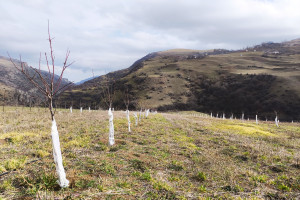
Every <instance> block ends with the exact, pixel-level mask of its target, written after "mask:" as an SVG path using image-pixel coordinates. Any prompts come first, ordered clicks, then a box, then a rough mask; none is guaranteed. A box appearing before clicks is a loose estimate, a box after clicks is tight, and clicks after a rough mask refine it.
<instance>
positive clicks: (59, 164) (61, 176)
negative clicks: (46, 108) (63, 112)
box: [51, 118, 69, 188]
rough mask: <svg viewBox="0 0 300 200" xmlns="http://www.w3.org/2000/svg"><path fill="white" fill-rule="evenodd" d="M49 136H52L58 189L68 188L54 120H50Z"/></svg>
mask: <svg viewBox="0 0 300 200" xmlns="http://www.w3.org/2000/svg"><path fill="white" fill-rule="evenodd" d="M51 136H52V147H53V158H54V162H55V167H56V172H57V175H58V184H59V185H60V187H62V188H65V187H68V186H69V181H68V180H67V178H66V173H65V169H64V166H63V161H62V155H61V149H60V142H59V135H58V131H57V126H56V121H55V119H54V118H53V120H52V128H51Z"/></svg>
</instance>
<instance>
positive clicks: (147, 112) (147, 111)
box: [146, 109, 149, 118]
mask: <svg viewBox="0 0 300 200" xmlns="http://www.w3.org/2000/svg"><path fill="white" fill-rule="evenodd" d="M148 115H149V109H147V110H146V118H148Z"/></svg>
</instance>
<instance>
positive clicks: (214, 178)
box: [0, 107, 300, 199]
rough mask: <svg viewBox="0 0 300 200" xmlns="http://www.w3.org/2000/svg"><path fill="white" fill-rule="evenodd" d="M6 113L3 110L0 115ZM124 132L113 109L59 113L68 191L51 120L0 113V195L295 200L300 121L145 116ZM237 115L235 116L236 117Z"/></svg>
mask: <svg viewBox="0 0 300 200" xmlns="http://www.w3.org/2000/svg"><path fill="white" fill-rule="evenodd" d="M1 111H2V110H1ZM132 114H133V112H131V116H132V117H131V121H132V132H131V133H128V127H127V121H126V118H125V116H126V115H125V113H124V112H122V111H116V112H114V115H115V120H114V124H115V139H116V144H115V145H114V146H112V147H109V146H108V116H107V111H92V112H90V113H89V112H88V111H84V112H83V113H82V114H80V113H79V111H78V110H74V111H73V113H72V114H71V113H69V111H68V110H58V111H57V114H56V122H57V124H58V131H59V134H60V141H61V148H62V153H63V161H64V166H65V170H66V173H67V178H68V179H69V180H70V187H69V188H66V189H60V188H59V186H58V184H57V183H56V180H57V175H56V173H55V165H54V162H53V156H52V144H51V135H50V128H51V121H50V114H49V113H48V111H47V110H44V109H42V108H40V109H38V108H33V109H32V110H31V111H30V110H29V108H21V107H18V108H17V107H5V112H1V117H0V120H1V121H0V149H1V152H0V173H5V172H8V173H7V174H4V175H1V176H0V199H299V198H300V124H299V123H280V127H279V128H277V127H276V126H275V124H274V122H273V121H270V122H263V121H260V123H259V125H256V123H255V121H251V120H250V121H244V122H242V121H241V120H229V119H226V120H222V119H217V118H212V119H211V118H210V117H209V116H204V115H203V114H201V113H196V112H179V113H158V114H152V113H151V114H150V115H149V117H148V119H145V118H144V119H142V121H141V122H140V123H139V124H138V126H135V125H134V118H133V115H132ZM237 118H239V116H237Z"/></svg>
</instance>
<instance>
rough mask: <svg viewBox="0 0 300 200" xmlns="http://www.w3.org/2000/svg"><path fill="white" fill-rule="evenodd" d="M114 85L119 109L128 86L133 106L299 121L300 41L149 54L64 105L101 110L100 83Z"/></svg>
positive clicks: (76, 91)
mask: <svg viewBox="0 0 300 200" xmlns="http://www.w3.org/2000/svg"><path fill="white" fill-rule="evenodd" d="M107 78H110V79H113V80H114V81H115V89H116V91H117V92H116V99H115V102H114V106H115V107H116V108H123V107H124V105H123V100H122V92H121V91H123V90H124V89H125V87H128V88H129V90H130V94H131V97H132V99H135V101H134V102H132V105H131V106H132V107H134V106H136V105H137V102H143V104H145V105H147V107H150V108H152V109H159V110H174V109H177V110H197V111H201V112H206V113H210V112H213V113H214V114H216V113H223V112H224V113H225V114H226V116H227V117H228V116H230V115H231V114H232V113H233V114H234V115H237V117H240V115H241V113H242V112H244V113H245V117H250V118H254V116H255V114H258V115H259V117H260V119H262V120H265V119H266V118H267V119H273V118H274V115H275V114H274V112H275V111H276V112H277V113H278V114H279V116H280V119H281V120H296V119H297V120H299V119H300V112H299V111H300V87H299V85H300V40H299V39H298V40H293V41H288V42H283V43H272V42H269V43H263V44H261V45H257V46H254V47H251V48H246V49H243V50H238V51H228V50H223V49H215V50H209V51H197V50H186V49H175V50H169V51H163V52H156V53H151V54H149V55H147V56H145V57H144V58H142V59H140V60H138V61H136V62H135V63H134V64H133V65H132V66H131V67H129V68H127V69H124V70H119V71H116V72H112V73H109V74H107V75H105V76H101V77H99V78H96V79H93V80H90V81H87V82H85V83H84V84H82V85H79V86H76V87H74V88H73V89H72V90H71V91H67V92H65V93H64V94H63V96H62V99H63V100H62V101H64V102H67V103H68V104H71V103H72V104H73V105H74V106H75V107H76V106H77V105H79V102H81V103H82V105H84V106H88V105H90V106H92V107H93V106H97V105H99V103H100V106H101V107H104V106H105V104H104V103H103V101H101V98H100V93H101V89H100V87H101V85H103V80H104V79H107Z"/></svg>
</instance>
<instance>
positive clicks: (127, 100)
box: [124, 87, 130, 110]
mask: <svg viewBox="0 0 300 200" xmlns="http://www.w3.org/2000/svg"><path fill="white" fill-rule="evenodd" d="M129 103H130V98H129V90H128V87H126V89H125V91H124V104H125V106H126V110H128V107H129Z"/></svg>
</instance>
